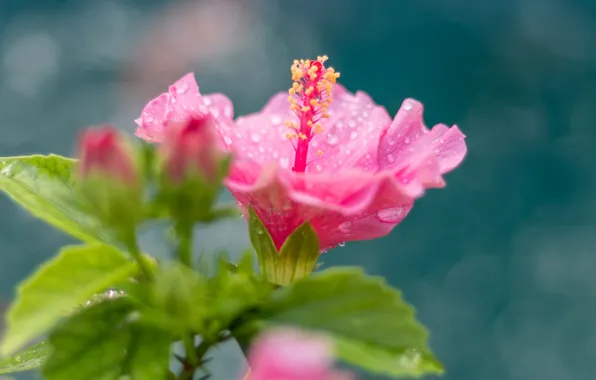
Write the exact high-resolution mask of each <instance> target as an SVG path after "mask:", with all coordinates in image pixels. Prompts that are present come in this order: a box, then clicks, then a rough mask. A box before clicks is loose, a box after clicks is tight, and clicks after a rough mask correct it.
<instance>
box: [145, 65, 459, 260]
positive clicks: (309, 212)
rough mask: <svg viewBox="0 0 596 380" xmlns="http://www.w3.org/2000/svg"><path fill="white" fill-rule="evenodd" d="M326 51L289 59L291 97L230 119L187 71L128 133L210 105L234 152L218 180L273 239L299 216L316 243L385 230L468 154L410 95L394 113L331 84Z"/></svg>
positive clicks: (154, 133)
mask: <svg viewBox="0 0 596 380" xmlns="http://www.w3.org/2000/svg"><path fill="white" fill-rule="evenodd" d="M325 60H326V57H319V59H318V60H316V61H309V60H307V61H295V62H294V65H293V66H292V79H293V80H294V84H293V86H292V88H291V89H290V91H289V96H288V94H287V93H279V94H276V95H274V96H273V97H272V98H271V99H270V100H269V102H268V103H267V104H266V105H265V107H264V108H263V109H262V110H261V111H260V112H257V113H254V114H250V115H246V116H241V117H238V118H237V119H236V120H235V121H234V120H233V110H232V103H231V101H230V100H229V99H228V98H226V97H225V96H224V95H221V94H211V95H201V94H200V92H199V88H198V85H197V83H196V82H195V79H194V76H193V75H192V74H187V75H186V76H184V77H183V78H182V79H180V80H179V81H177V82H176V83H174V85H172V86H170V88H169V90H168V92H167V93H164V94H161V95H160V96H159V97H157V98H156V99H154V100H152V101H151V102H149V104H147V106H146V107H145V109H144V110H143V112H142V115H141V117H140V118H139V119H137V121H136V122H137V124H138V125H139V128H138V129H137V132H136V134H137V136H139V137H141V138H143V139H145V140H147V141H154V142H161V141H162V139H163V136H164V132H165V131H166V130H167V129H168V125H170V124H171V123H172V122H176V121H182V120H186V119H188V118H190V117H196V116H200V115H206V114H211V115H212V117H213V119H214V124H215V127H216V130H217V133H218V135H219V143H220V144H221V147H222V148H224V149H226V150H228V151H231V152H233V154H234V156H235V159H234V164H233V165H232V169H231V172H230V174H229V177H228V178H227V180H226V185H227V187H228V189H229V190H230V191H231V193H232V194H233V195H234V197H235V198H236V200H237V201H238V204H239V205H240V207H241V209H242V210H243V212H244V213H245V215H246V214H247V212H246V211H247V208H248V206H249V205H250V206H252V207H253V208H254V210H255V212H256V213H257V214H258V215H259V217H260V218H261V220H262V221H263V223H264V224H265V225H266V226H267V228H268V230H269V233H270V234H271V236H272V237H273V241H274V242H275V244H276V246H277V247H278V248H280V247H281V245H282V244H283V242H284V241H285V239H286V238H287V237H288V236H289V235H290V234H291V233H292V232H293V231H294V230H295V229H296V227H298V226H299V225H300V224H302V223H303V222H305V221H308V222H310V223H311V224H312V226H313V228H314V229H315V231H316V232H317V235H318V236H319V240H320V245H321V249H322V250H326V249H328V248H331V247H334V246H336V245H337V244H340V243H342V242H347V241H354V240H367V239H374V238H378V237H382V236H385V235H387V234H388V233H389V232H390V231H391V230H392V229H393V228H394V227H395V226H396V225H397V224H399V223H400V222H401V221H402V220H403V219H404V218H405V217H406V215H407V214H408V212H409V211H410V210H411V208H412V206H413V204H414V200H415V199H416V198H418V197H420V196H422V195H423V193H424V191H425V189H428V188H439V187H443V186H445V182H444V180H443V177H442V175H443V174H444V173H447V172H449V171H450V170H452V169H454V168H455V167H456V166H457V165H459V163H460V162H461V161H462V160H463V158H464V156H465V154H466V144H465V141H464V138H465V136H464V135H463V134H462V133H461V131H460V130H459V129H458V128H457V126H453V127H451V128H449V127H448V126H446V125H444V124H438V125H436V126H435V127H433V128H432V129H431V130H429V129H428V128H427V127H426V126H425V125H424V121H423V118H422V111H423V107H422V104H421V103H419V102H417V101H415V100H413V99H406V100H405V101H404V102H403V104H402V106H401V108H400V109H399V111H398V112H397V115H396V116H395V117H394V118H393V120H392V119H391V117H390V116H389V114H388V113H387V111H386V110H385V108H383V107H381V106H378V105H376V104H375V103H374V102H373V100H372V99H371V98H370V97H369V96H368V95H367V94H365V93H364V92H360V91H358V92H356V93H355V94H352V93H350V92H348V91H347V90H346V89H345V88H344V87H342V86H340V85H339V84H336V78H337V77H339V74H338V73H336V72H335V71H334V70H333V68H327V67H325V65H324V62H325ZM288 102H289V104H288Z"/></svg>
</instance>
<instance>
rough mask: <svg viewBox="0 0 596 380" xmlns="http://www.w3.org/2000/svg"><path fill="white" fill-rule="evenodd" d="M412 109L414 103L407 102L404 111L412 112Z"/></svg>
mask: <svg viewBox="0 0 596 380" xmlns="http://www.w3.org/2000/svg"><path fill="white" fill-rule="evenodd" d="M411 109H412V103H410V102H406V104H404V110H406V111H410V110H411Z"/></svg>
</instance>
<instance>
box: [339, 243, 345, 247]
mask: <svg viewBox="0 0 596 380" xmlns="http://www.w3.org/2000/svg"><path fill="white" fill-rule="evenodd" d="M337 246H338V247H345V246H346V243H343V242H342V243H339V244H338V245H337Z"/></svg>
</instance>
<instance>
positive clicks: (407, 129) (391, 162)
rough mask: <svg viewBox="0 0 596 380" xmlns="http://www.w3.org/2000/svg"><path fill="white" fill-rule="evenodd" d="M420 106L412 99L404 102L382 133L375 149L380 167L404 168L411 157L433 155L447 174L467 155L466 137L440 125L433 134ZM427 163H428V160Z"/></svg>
mask: <svg viewBox="0 0 596 380" xmlns="http://www.w3.org/2000/svg"><path fill="white" fill-rule="evenodd" d="M422 112H423V106H422V104H421V103H420V102H417V101H416V100H413V99H406V100H405V101H404V102H403V104H402V106H401V108H400V109H399V111H398V112H397V115H395V118H394V119H393V122H392V123H391V125H390V126H389V128H387V130H386V131H385V132H384V133H383V135H382V137H381V141H380V144H379V149H378V159H379V167H380V168H381V169H390V168H394V167H396V166H397V165H402V166H403V165H404V163H407V161H408V160H410V159H411V157H414V156H420V155H423V156H434V157H435V158H436V160H437V162H438V165H439V167H440V169H441V171H440V172H441V173H446V172H448V171H450V170H452V169H453V168H455V167H456V166H457V165H459V163H460V162H461V161H462V160H463V159H464V157H465V155H466V151H467V149H466V144H465V141H464V138H465V136H464V135H463V134H462V133H461V131H460V130H459V129H458V128H457V127H453V128H448V127H447V126H445V125H443V124H439V125H437V126H435V127H434V128H433V129H432V131H429V130H428V128H426V126H425V125H424V121H423V118H422ZM429 162H430V161H429Z"/></svg>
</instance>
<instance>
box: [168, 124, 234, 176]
mask: <svg viewBox="0 0 596 380" xmlns="http://www.w3.org/2000/svg"><path fill="white" fill-rule="evenodd" d="M214 127H215V126H214V124H213V120H212V119H211V118H210V117H203V118H195V119H191V120H189V121H188V122H186V123H180V124H176V125H174V126H172V128H171V129H170V130H169V133H168V135H167V136H166V141H165V143H164V145H163V155H164V157H165V171H166V175H167V177H168V179H169V180H170V181H171V182H172V183H174V184H181V183H183V182H184V181H187V180H189V179H192V178H193V177H200V178H201V179H202V180H204V181H205V182H209V183H213V182H216V181H218V179H219V178H218V172H219V162H220V159H221V158H222V156H223V155H222V152H221V151H220V150H219V148H218V147H217V146H216V140H215V130H214Z"/></svg>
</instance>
